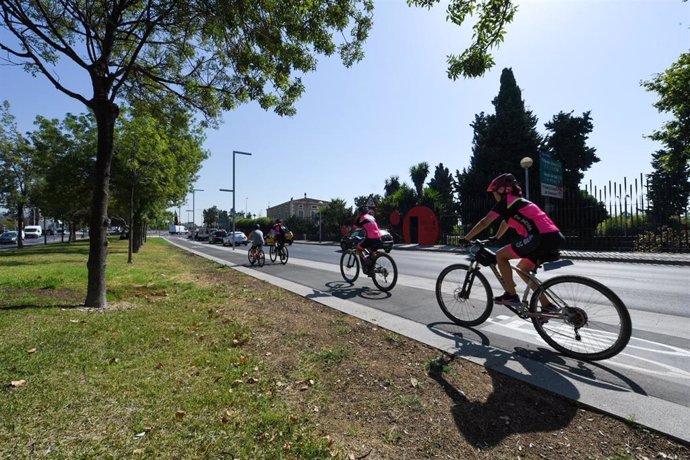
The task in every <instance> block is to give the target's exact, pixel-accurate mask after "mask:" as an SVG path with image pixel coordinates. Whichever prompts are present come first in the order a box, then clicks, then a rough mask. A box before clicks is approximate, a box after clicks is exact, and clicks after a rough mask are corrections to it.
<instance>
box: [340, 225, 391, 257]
mask: <svg viewBox="0 0 690 460" xmlns="http://www.w3.org/2000/svg"><path fill="white" fill-rule="evenodd" d="M380 231H381V243H383V246H382V247H381V249H383V250H384V251H386V252H391V249H393V235H391V234H390V233H389V232H388V230H384V229H380ZM362 239H364V230H362V229H361V228H360V229H358V230H355V231H354V232H352V233H350V236H343V237H342V238H341V239H340V249H342V250H343V251H346V250H348V249H350V248H353V247H355V245H356V244H357V243H358V242H359V240H362Z"/></svg>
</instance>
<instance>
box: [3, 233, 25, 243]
mask: <svg viewBox="0 0 690 460" xmlns="http://www.w3.org/2000/svg"><path fill="white" fill-rule="evenodd" d="M18 235H19V233H17V232H15V231H14V230H10V231H7V232H5V233H3V234H2V235H0V244H17V236H18ZM22 238H24V232H22Z"/></svg>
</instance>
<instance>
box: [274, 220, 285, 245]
mask: <svg viewBox="0 0 690 460" xmlns="http://www.w3.org/2000/svg"><path fill="white" fill-rule="evenodd" d="M271 230H272V231H273V234H274V235H275V241H276V250H278V249H281V248H282V247H283V246H284V245H285V235H286V234H287V228H285V225H283V221H282V220H281V219H277V220H276V222H275V224H273V227H271Z"/></svg>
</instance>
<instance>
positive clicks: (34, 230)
mask: <svg viewBox="0 0 690 460" xmlns="http://www.w3.org/2000/svg"><path fill="white" fill-rule="evenodd" d="M24 234H25V235H26V237H27V238H40V237H41V235H43V232H42V231H41V227H40V225H27V226H26V227H24Z"/></svg>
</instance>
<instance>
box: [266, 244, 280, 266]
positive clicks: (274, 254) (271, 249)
mask: <svg viewBox="0 0 690 460" xmlns="http://www.w3.org/2000/svg"><path fill="white" fill-rule="evenodd" d="M268 256H269V257H270V258H271V262H275V261H276V259H277V258H278V252H277V251H276V247H275V245H273V246H269V249H268Z"/></svg>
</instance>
